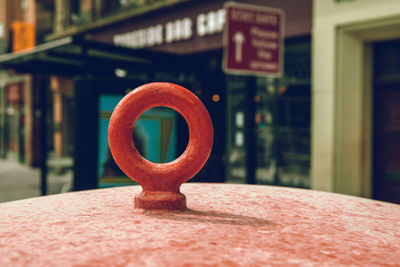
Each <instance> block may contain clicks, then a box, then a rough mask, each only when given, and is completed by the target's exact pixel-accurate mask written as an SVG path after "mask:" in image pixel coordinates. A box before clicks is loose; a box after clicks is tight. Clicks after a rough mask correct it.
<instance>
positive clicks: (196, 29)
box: [113, 9, 225, 49]
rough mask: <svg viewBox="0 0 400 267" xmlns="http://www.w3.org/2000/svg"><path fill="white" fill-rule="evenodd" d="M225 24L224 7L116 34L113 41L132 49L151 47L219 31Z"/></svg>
mask: <svg viewBox="0 0 400 267" xmlns="http://www.w3.org/2000/svg"><path fill="white" fill-rule="evenodd" d="M224 25H225V9H219V10H215V11H214V10H213V11H209V12H207V13H200V14H198V15H197V16H196V18H195V19H192V18H190V17H184V18H180V19H176V20H174V21H167V22H166V23H163V24H157V25H152V26H149V27H146V28H141V29H137V30H134V31H130V32H125V33H121V34H116V35H114V37H113V43H114V44H115V45H118V46H124V47H129V48H134V49H139V48H146V47H153V46H157V45H162V44H170V43H174V42H178V41H184V40H189V39H191V38H192V37H193V36H194V35H197V36H199V37H203V36H206V35H212V34H216V33H221V32H222V31H223V29H224Z"/></svg>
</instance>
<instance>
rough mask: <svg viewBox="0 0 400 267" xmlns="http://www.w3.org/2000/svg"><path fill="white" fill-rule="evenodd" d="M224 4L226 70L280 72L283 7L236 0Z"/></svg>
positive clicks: (236, 72) (242, 72)
mask: <svg viewBox="0 0 400 267" xmlns="http://www.w3.org/2000/svg"><path fill="white" fill-rule="evenodd" d="M225 8H226V28H225V32H224V47H225V51H224V66H223V67H224V70H225V72H227V73H233V74H247V75H249V74H250V75H251V74H254V75H266V76H275V77H277V76H281V75H282V72H283V71H282V66H283V59H282V52H283V29H284V21H283V17H284V14H283V11H282V10H280V9H272V8H265V7H262V6H254V5H245V4H238V3H233V2H230V3H227V4H226V6H225Z"/></svg>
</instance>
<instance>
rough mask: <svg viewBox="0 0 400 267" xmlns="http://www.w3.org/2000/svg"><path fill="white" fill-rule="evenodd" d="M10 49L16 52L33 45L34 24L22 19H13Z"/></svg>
mask: <svg viewBox="0 0 400 267" xmlns="http://www.w3.org/2000/svg"><path fill="white" fill-rule="evenodd" d="M11 28H12V30H13V42H12V51H13V52H18V51H23V50H26V49H30V48H33V47H35V38H36V37H35V25H34V24H32V23H28V22H24V21H14V22H13V23H12V24H11Z"/></svg>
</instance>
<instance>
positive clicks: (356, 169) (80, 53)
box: [0, 0, 400, 203]
mask: <svg viewBox="0 0 400 267" xmlns="http://www.w3.org/2000/svg"><path fill="white" fill-rule="evenodd" d="M227 2H228V1H223V0H0V202H5V201H12V200H18V199H24V198H28V197H34V196H40V195H46V194H56V193H64V192H69V191H75V190H85V189H93V188H104V187H112V186H123V185H132V184H135V183H134V182H132V181H131V180H130V179H129V178H127V177H126V176H125V175H124V174H123V173H122V172H121V170H119V168H118V166H116V164H115V162H114V161H113V159H112V157H111V154H110V151H109V147H108V141H107V128H108V123H109V119H110V115H111V113H112V111H113V109H114V107H115V106H116V104H117V103H118V101H119V100H120V99H121V98H122V97H123V96H124V95H125V94H126V93H128V92H130V91H131V90H133V89H134V88H136V87H137V86H139V85H142V84H144V83H148V82H154V81H165V82H173V83H177V84H180V85H182V86H184V87H186V88H188V89H189V90H191V91H192V92H193V93H194V94H196V95H197V96H198V97H199V98H200V99H201V100H202V101H203V103H204V104H205V106H206V107H207V109H208V111H209V113H210V116H211V119H212V121H213V125H214V131H215V137H214V146H213V150H212V152H211V155H210V158H209V160H208V162H207V163H206V165H205V167H204V168H203V169H202V170H201V171H200V172H199V173H198V174H197V175H196V176H195V177H194V178H193V179H192V180H190V181H192V182H218V183H247V184H264V185H276V186H290V187H299V188H306V189H315V190H323V191H329V192H337V193H343V194H349V195H355V196H361V197H367V198H374V199H378V200H384V201H390V202H395V203H400V1H398V0H381V1H375V0H297V1H293V0H238V1H230V2H231V4H227ZM232 2H234V3H236V4H245V5H239V6H238V7H239V10H240V8H243V10H246V8H247V7H248V8H250V10H254V9H255V10H260V12H265V14H267V15H266V17H267V18H268V19H270V20H271V21H275V24H274V27H272V26H271V28H265V29H264V28H262V27H261V26H259V25H258V24H257V23H258V22H254V21H253V22H249V21H247V22H246V23H247V26H248V27H249V29H251V30H249V32H248V33H246V32H245V31H246V29H244V28H243V29H242V28H240V27H242V26H241V25H239V24H234V23H237V21H236V22H235V19H233V18H234V17H235V16H234V15H232V14H235V13H232V12H233V11H232V12H231V11H229V10H228V8H229V7H232V6H235V5H234V4H232ZM247 5H250V6H247ZM243 10H242V11H243ZM243 12H245V11H243ZM238 14H239V13H238ZM243 14H245V13H243ZM260 14H261V13H260ZM231 15H232V17H231ZM237 18H242V19H243V21H244V20H245V16H244V15H243V16H242V17H240V16H239V15H238V16H237ZM243 21H242V22H243ZM264 22H265V21H264ZM228 23H232V24H229V25H231V26H230V30H231V31H232V29H233V34H234V36H235V37H234V38H230V36H231V35H230V34H231V33H230V32H229V29H227V25H228ZM238 25H239V26H238ZM257 25H258V26H257ZM260 25H261V24H260ZM271 25H272V24H271ZM257 27H258V28H257ZM239 33H240V34H239ZM243 33H245V34H244V35H243ZM239 35H240V36H239ZM256 37H257V38H259V39H255V38H256ZM252 38H253V39H252ZM230 49H231V50H232V49H233V50H232V51H233V52H232V51H231V50H230ZM232 53H233V54H232ZM252 53H254V54H252ZM261 59H262V60H261ZM229 60H233V62H234V63H242V62H246V61H251V62H253V63H251V64H249V66H244V65H240V64H237V65H235V64H233V63H232V62H230V61H229ZM257 60H258V61H257ZM254 62H255V63H254ZM265 62H267V63H269V64H273V67H268V66H272V65H265V64H264V63H265ZM231 63H232V64H233V65H232V64H231ZM263 64H264V65H263ZM257 68H259V69H257ZM263 68H264V69H263ZM268 68H270V69H268ZM274 68H275V69H274ZM272 69H273V71H271V70H272ZM133 140H134V143H135V145H136V147H137V148H138V150H139V151H140V153H141V154H142V155H143V156H144V157H145V158H146V159H148V160H150V161H153V162H159V163H162V162H169V161H172V160H174V159H175V158H177V157H179V155H180V154H181V153H182V152H183V151H184V149H185V148H186V145H187V142H188V128H187V125H186V122H185V120H184V119H183V118H182V116H181V115H179V114H177V113H176V112H175V111H174V110H171V109H168V108H162V107H158V108H153V109H151V110H148V111H146V112H145V113H144V114H143V115H142V116H141V117H140V118H139V120H138V121H137V122H136V124H135V128H134V131H133Z"/></svg>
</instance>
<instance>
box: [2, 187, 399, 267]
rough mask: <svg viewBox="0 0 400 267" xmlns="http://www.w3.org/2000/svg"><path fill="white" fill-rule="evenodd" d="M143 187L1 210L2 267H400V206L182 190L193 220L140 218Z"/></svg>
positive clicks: (295, 192)
mask: <svg viewBox="0 0 400 267" xmlns="http://www.w3.org/2000/svg"><path fill="white" fill-rule="evenodd" d="M140 191H141V188H140V187H139V186H129V187H120V188H112V189H102V190H91V191H82V192H75V193H67V194H60V195H52V196H47V197H39V198H32V199H27V200H22V201H14V202H8V203H3V204H0V266H268V265H281V266H290V265H304V266H339V265H354V266H357V265H358V266H377V265H381V266H396V265H397V266H399V264H400V206H399V205H395V204H390V203H384V202H379V201H373V200H368V199H363V198H356V197H350V196H343V195H338V194H332V193H323V192H317V191H311V190H300V189H289V188H280V187H268V186H251V185H232V184H191V183H189V184H184V185H182V190H181V191H182V193H184V194H185V195H186V197H187V205H188V208H189V210H188V211H186V212H160V211H159V212H149V213H144V214H140V213H137V212H135V211H134V208H133V198H134V195H136V194H137V193H138V192H140Z"/></svg>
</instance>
